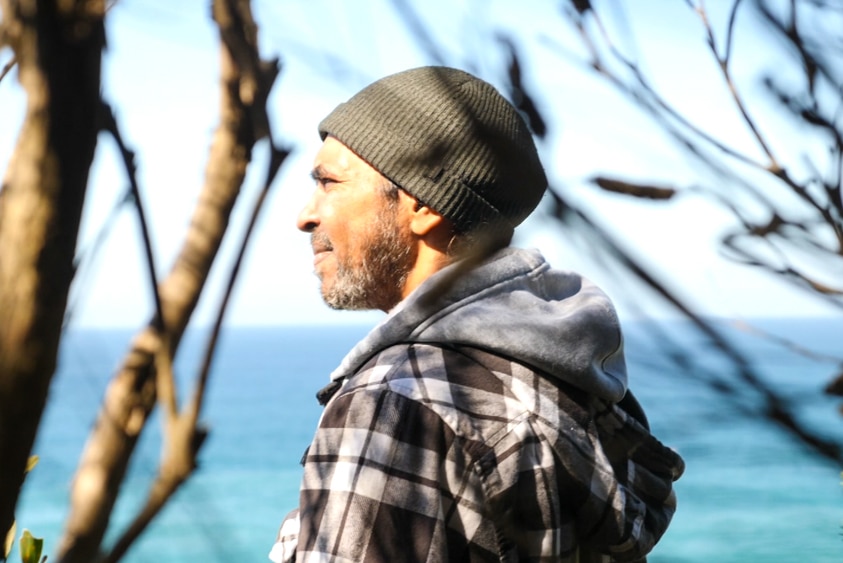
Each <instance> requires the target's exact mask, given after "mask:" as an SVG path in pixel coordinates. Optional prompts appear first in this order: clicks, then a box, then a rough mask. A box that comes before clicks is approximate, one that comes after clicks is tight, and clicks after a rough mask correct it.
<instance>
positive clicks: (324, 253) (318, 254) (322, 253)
mask: <svg viewBox="0 0 843 563" xmlns="http://www.w3.org/2000/svg"><path fill="white" fill-rule="evenodd" d="M330 252H331V251H330V250H327V249H326V250H314V251H313V265H314V266H318V265H319V263H320V262H322V260H324V259H325V258H327V257H328V254H329V253H330Z"/></svg>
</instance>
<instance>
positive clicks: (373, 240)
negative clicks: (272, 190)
mask: <svg viewBox="0 0 843 563" xmlns="http://www.w3.org/2000/svg"><path fill="white" fill-rule="evenodd" d="M312 176H313V178H314V180H315V182H316V187H315V190H314V192H313V195H312V196H311V198H310V200H309V201H308V203H307V204H306V205H305V207H304V208H303V209H302V210H301V212H300V213H299V216H298V220H297V226H298V228H299V229H300V230H301V231H304V232H306V233H311V244H312V246H313V254H314V259H313V265H314V270H315V272H316V274H317V276H318V277H319V279H320V280H321V282H322V288H321V291H322V296H323V298H325V300H326V302H327V303H328V304H329V305H331V306H333V307H335V308H354V309H381V310H383V311H388V310H389V309H391V308H392V307H394V306H395V305H396V304H397V303H398V302H399V301H400V300H402V299H403V298H404V297H406V296H407V295H409V294H410V293H411V292H412V291H413V289H415V288H416V287H417V286H418V285H419V284H420V283H421V282H422V281H424V280H425V279H426V278H427V277H429V276H430V275H431V274H433V273H435V272H436V271H438V270H440V269H441V268H442V267H444V266H445V265H447V264H448V263H449V258H448V255H447V253H446V250H447V247H448V242H449V240H450V238H451V231H452V229H451V225H450V223H449V222H448V221H447V220H446V219H444V218H443V217H442V216H440V215H439V214H438V213H436V212H435V211H433V210H431V209H430V208H428V207H426V206H424V205H418V204H417V201H416V200H415V198H413V197H412V196H410V195H409V194H407V193H406V192H404V191H403V190H399V191H398V199H397V201H392V200H390V198H389V196H387V195H386V193H385V186H386V185H388V181H387V179H386V178H384V176H383V175H381V174H380V173H379V172H378V171H377V170H375V169H374V168H373V167H372V166H370V165H369V164H368V163H367V162H366V161H364V160H363V159H361V158H360V157H358V156H357V155H356V154H355V153H354V152H353V151H351V150H350V149H349V148H347V147H346V146H345V145H343V144H342V143H341V142H340V141H338V140H337V139H335V138H333V137H327V138H326V139H325V141H324V142H323V143H322V147H321V148H320V150H319V152H318V153H317V154H316V158H315V159H314V163H313V171H312ZM364 270H365V272H364ZM357 274H368V276H367V275H360V276H358V275H357ZM357 278H361V279H364V280H365V279H367V278H368V279H370V282H369V285H372V284H374V286H373V287H372V288H370V290H369V291H363V292H362V293H363V294H364V295H365V297H363V298H359V299H352V300H350V302H353V303H354V304H353V305H352V306H349V305H348V304H347V303H346V301H345V300H343V299H342V297H337V296H338V295H340V296H342V295H346V294H354V291H355V289H360V288H359V287H356V286H357V285H359V284H360V283H362V282H359V281H358V280H357ZM337 303H339V305H337Z"/></svg>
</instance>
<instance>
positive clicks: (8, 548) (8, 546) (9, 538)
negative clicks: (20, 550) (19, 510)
mask: <svg viewBox="0 0 843 563" xmlns="http://www.w3.org/2000/svg"><path fill="white" fill-rule="evenodd" d="M17 534H18V523H17V522H12V527H11V528H9V531H8V533H7V534H6V543H5V545H4V547H3V558H4V559H6V558H8V557H9V554H10V553H11V552H12V546H13V545H15V536H16V535H17Z"/></svg>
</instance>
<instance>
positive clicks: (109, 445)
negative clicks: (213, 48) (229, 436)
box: [59, 0, 278, 563]
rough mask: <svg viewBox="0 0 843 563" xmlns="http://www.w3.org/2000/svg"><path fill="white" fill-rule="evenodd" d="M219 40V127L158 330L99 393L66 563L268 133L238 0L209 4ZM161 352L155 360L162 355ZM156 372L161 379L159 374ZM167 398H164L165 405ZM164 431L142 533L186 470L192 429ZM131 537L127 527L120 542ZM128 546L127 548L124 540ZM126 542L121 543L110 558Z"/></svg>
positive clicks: (88, 536) (123, 458)
mask: <svg viewBox="0 0 843 563" xmlns="http://www.w3.org/2000/svg"><path fill="white" fill-rule="evenodd" d="M213 14H214V19H215V21H216V22H217V24H218V26H219V30H220V37H221V40H222V47H221V51H220V55H221V89H222V95H221V105H220V124H219V126H218V128H217V130H216V132H215V134H214V138H213V142H212V146H211V151H210V155H209V159H208V164H207V168H206V174H205V185H204V187H203V189H202V192H201V194H200V198H199V203H198V205H197V207H196V210H195V212H194V215H193V219H192V221H191V226H190V230H189V232H188V234H187V237H186V240H185V242H184V245H183V247H182V250H181V252H180V253H179V255H178V258H177V259H176V262H175V264H174V265H173V268H172V270H171V271H170V273H169V275H168V276H167V278H166V279H165V280H164V281H163V282H162V283H161V285H160V287H159V293H160V296H161V306H162V311H163V315H162V316H163V326H164V328H165V331H166V332H165V333H163V334H162V333H161V332H160V331H159V330H157V328H156V325H157V323H156V322H154V320H153V322H152V323H151V324H150V326H148V327H147V328H146V330H144V331H142V332H141V333H140V334H139V335H138V336H137V337H136V338H135V341H134V343H133V345H132V349H131V350H130V352H129V353H128V354H127V356H126V359H125V360H124V363H123V366H122V367H121V369H120V370H119V372H118V373H117V374H116V375H115V377H114V379H113V380H112V382H111V384H110V385H109V387H108V390H107V392H106V398H105V402H104V405H103V410H102V412H101V413H100V416H99V418H98V421H97V424H96V427H95V428H94V430H93V432H92V435H91V437H90V439H89V441H88V445H87V446H86V448H85V451H84V453H83V456H82V460H81V463H80V466H79V470H78V472H77V475H76V478H75V480H74V485H73V491H72V496H71V503H72V505H71V511H70V515H69V517H68V520H67V524H66V528H65V533H64V537H63V538H62V542H61V545H60V547H59V560H60V561H64V562H65V563H70V562H80V563H82V562H84V563H88V562H90V561H93V560H96V559H97V557H98V552H99V550H100V544H101V542H102V538H103V536H104V534H105V530H106V528H107V526H108V520H109V514H110V513H111V510H112V508H113V506H114V502H115V500H116V498H117V493H118V490H119V485H120V482H121V481H122V478H123V476H124V475H125V471H126V468H127V466H128V462H129V458H130V456H131V454H132V452H133V450H134V447H135V445H136V443H137V439H138V437H139V434H140V432H141V430H142V429H143V427H144V424H145V422H146V420H147V418H148V416H149V413H150V411H151V410H152V408H153V406H154V404H155V397H156V394H157V393H156V377H153V375H154V374H155V372H156V367H157V368H158V369H161V368H163V369H165V370H166V369H167V367H166V366H168V365H169V364H170V363H171V362H172V359H173V356H174V355H175V353H176V351H177V349H178V345H179V342H180V340H181V337H182V336H183V334H184V330H185V328H186V327H187V324H188V321H189V319H190V317H191V315H192V313H193V310H194V309H195V306H196V303H197V302H198V299H199V296H200V294H201V291H202V288H203V284H204V282H205V280H206V278H207V276H208V273H209V271H210V268H211V265H212V263H213V261H214V258H215V256H216V253H217V251H218V249H219V247H220V244H221V242H222V238H223V235H224V233H225V230H226V227H227V225H228V219H229V216H230V213H231V210H232V207H233V205H234V202H235V201H236V198H237V195H238V193H239V190H240V186H241V185H242V182H243V179H244V176H245V173H246V168H247V166H248V164H249V161H250V159H251V151H252V148H253V146H254V144H255V143H256V142H257V141H258V140H259V139H260V138H262V137H264V136H266V135H267V134H268V131H269V127H268V119H267V117H266V107H265V102H266V98H267V96H268V93H269V89H270V88H271V86H272V83H273V82H274V79H275V77H276V76H277V73H278V68H277V63H276V62H274V61H270V62H264V61H261V60H260V57H259V54H258V48H257V33H256V26H255V25H254V21H253V20H252V16H251V9H250V6H249V3H248V2H247V1H245V0H215V1H214V3H213ZM162 353H163V354H164V356H163V357H162V356H161V354H162ZM159 375H160V374H159ZM169 400H170V399H168V401H169ZM176 420H177V422H172V423H171V424H170V428H168V429H167V432H168V433H169V434H168V437H167V438H166V440H167V441H168V445H167V449H166V450H165V454H164V460H165V461H164V462H163V464H162V470H161V471H162V475H161V478H160V479H159V480H157V481H156V484H155V485H154V487H153V491H152V498H151V500H150V502H149V503H148V508H147V509H144V512H143V514H142V515H141V516H140V517H139V519H138V520H137V522H136V525H137V527H138V529H143V527H145V526H146V523H145V522H144V521H146V522H147V523H148V521H149V520H151V517H152V516H153V515H154V513H155V512H157V508H156V506H158V505H159V504H162V503H163V501H165V500H166V498H168V497H169V495H170V494H171V493H172V491H173V490H175V488H176V487H177V486H178V484H180V482H181V481H183V479H184V475H185V474H186V473H187V474H189V470H192V465H191V460H192V456H193V455H195V450H196V448H198V442H199V441H198V440H196V439H195V438H196V436H197V433H196V432H195V428H192V427H191V425H190V424H187V423H185V422H183V421H182V419H181V418H177V419H176ZM135 533H139V532H133V531H129V532H127V536H126V537H127V538H129V539H130V536H131V535H132V534H135ZM128 543H130V542H128ZM127 547H128V546H127V545H126V544H124V543H121V544H120V545H119V546H116V547H115V551H114V554H115V555H116V556H117V557H119V553H118V552H119V551H121V550H125V549H126V548H127Z"/></svg>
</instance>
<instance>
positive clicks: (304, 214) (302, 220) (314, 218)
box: [296, 194, 319, 233]
mask: <svg viewBox="0 0 843 563" xmlns="http://www.w3.org/2000/svg"><path fill="white" fill-rule="evenodd" d="M318 225H319V216H318V215H317V214H316V196H315V194H314V195H313V196H311V198H310V200H309V201H308V202H307V203H306V204H305V206H304V207H302V210H301V211H299V216H298V217H297V218H296V227H298V229H299V230H300V231H303V232H305V233H312V232H313V230H314V229H316V227H317V226H318Z"/></svg>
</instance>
